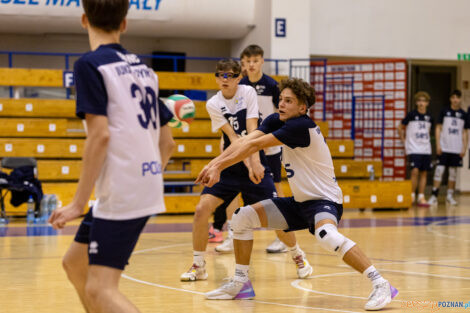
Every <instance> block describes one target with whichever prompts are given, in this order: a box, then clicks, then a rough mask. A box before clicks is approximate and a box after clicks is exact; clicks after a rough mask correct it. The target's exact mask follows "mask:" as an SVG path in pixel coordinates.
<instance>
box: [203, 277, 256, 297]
mask: <svg viewBox="0 0 470 313" xmlns="http://www.w3.org/2000/svg"><path fill="white" fill-rule="evenodd" d="M254 297H255V291H254V290H253V285H252V284H251V281H249V280H248V281H247V282H246V283H242V282H239V281H235V280H233V279H231V280H230V281H229V282H228V283H226V284H224V285H222V286H221V287H220V288H218V289H215V290H212V291H209V292H208V293H206V299H209V300H234V299H253V298H254Z"/></svg>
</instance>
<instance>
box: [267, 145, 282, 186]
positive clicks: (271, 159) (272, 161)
mask: <svg viewBox="0 0 470 313" xmlns="http://www.w3.org/2000/svg"><path fill="white" fill-rule="evenodd" d="M281 155H282V152H279V153H276V154H273V155H266V163H267V165H268V166H269V169H270V170H271V175H272V177H273V181H274V182H275V183H280V182H281V168H282V164H281Z"/></svg>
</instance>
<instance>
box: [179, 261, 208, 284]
mask: <svg viewBox="0 0 470 313" xmlns="http://www.w3.org/2000/svg"><path fill="white" fill-rule="evenodd" d="M207 276H208V275H207V272H206V263H205V262H204V265H203V266H198V265H197V264H193V265H192V266H191V268H190V269H189V270H188V271H187V272H185V273H183V274H181V278H180V279H181V281H196V280H206V279H207Z"/></svg>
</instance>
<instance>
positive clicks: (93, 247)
mask: <svg viewBox="0 0 470 313" xmlns="http://www.w3.org/2000/svg"><path fill="white" fill-rule="evenodd" d="M88 253H90V254H98V243H97V242H96V241H92V242H90V246H89V251H88Z"/></svg>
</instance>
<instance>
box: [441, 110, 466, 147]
mask: <svg viewBox="0 0 470 313" xmlns="http://www.w3.org/2000/svg"><path fill="white" fill-rule="evenodd" d="M466 121H467V114H466V113H465V111H464V110H462V109H459V110H452V109H451V108H446V109H444V110H442V111H441V114H440V115H439V120H438V121H437V124H442V131H441V138H440V144H441V149H442V152H447V153H455V154H460V153H461V152H462V149H463V138H462V136H463V132H464V131H466V130H465V129H467V128H468V125H467V123H466Z"/></svg>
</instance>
